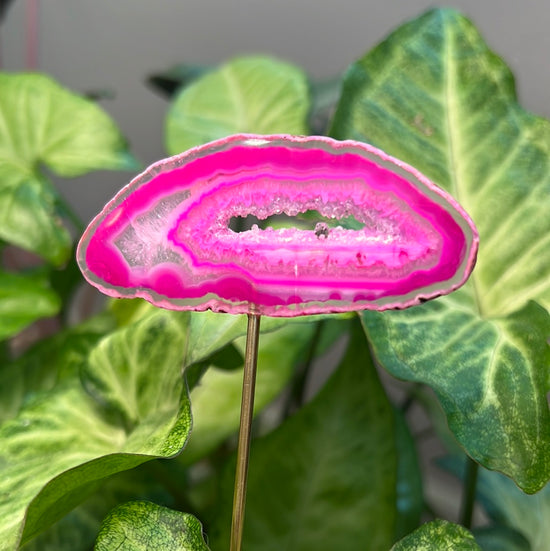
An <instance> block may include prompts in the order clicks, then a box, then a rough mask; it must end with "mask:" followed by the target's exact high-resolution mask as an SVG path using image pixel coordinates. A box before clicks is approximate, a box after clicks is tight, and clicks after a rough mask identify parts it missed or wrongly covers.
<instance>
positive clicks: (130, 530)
mask: <svg viewBox="0 0 550 551" xmlns="http://www.w3.org/2000/svg"><path fill="white" fill-rule="evenodd" d="M94 549H95V550H96V551H112V550H113V549H117V550H119V551H146V550H148V549H162V550H163V551H208V546H207V545H206V543H205V541H204V538H203V535H202V526H201V524H200V522H199V521H198V520H197V519H196V518H195V517H194V516H192V515H189V514H187V513H180V512H179V511H173V510H172V509H168V508H166V507H161V506H160V505H155V504H154V503H150V502H148V501H132V502H130V503H125V504H123V505H119V506H118V507H116V508H115V509H113V510H112V511H111V512H110V513H109V515H108V516H107V518H106V519H105V520H104V521H103V524H102V526H101V530H100V532H99V535H98V537H97V541H96V545H95V547H94Z"/></svg>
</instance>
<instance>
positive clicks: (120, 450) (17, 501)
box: [0, 312, 191, 550]
mask: <svg viewBox="0 0 550 551" xmlns="http://www.w3.org/2000/svg"><path fill="white" fill-rule="evenodd" d="M186 325H187V323H186V320H185V319H179V318H178V319H176V318H175V317H170V316H169V315H168V314H167V313H165V312H160V313H158V315H156V316H153V317H151V318H148V319H146V320H143V322H141V323H138V324H136V325H135V326H131V327H128V328H125V329H123V330H121V331H119V332H117V333H114V334H112V335H111V336H109V337H108V338H106V339H104V340H103V341H102V342H100V344H99V345H98V347H96V348H95V349H94V350H93V352H92V355H91V357H90V360H89V364H88V365H87V366H85V365H83V366H82V369H84V370H85V371H84V380H85V384H86V386H89V387H90V388H91V389H92V391H93V395H94V397H95V399H94V398H92V397H91V396H90V395H89V394H88V393H86V392H85V391H84V389H83V387H82V385H81V382H80V380H79V377H78V374H76V375H75V376H73V377H68V378H66V379H63V381H62V382H61V383H60V384H58V385H57V386H56V387H54V388H53V389H52V390H50V391H48V392H42V393H39V394H37V395H36V397H35V398H34V399H31V400H30V401H29V403H28V404H27V405H26V406H25V407H23V408H22V409H21V410H20V412H19V414H18V416H17V417H16V418H14V419H13V420H10V421H7V422H5V423H4V424H3V425H2V426H1V427H0V464H1V465H2V470H3V474H4V476H2V479H1V480H0V492H1V494H3V495H6V496H10V499H9V500H6V501H2V502H0V516H1V518H2V519H3V521H2V524H1V526H0V542H1V543H0V549H6V550H8V549H13V548H15V547H16V546H17V543H18V542H19V541H20V540H21V539H22V541H23V542H24V541H27V540H29V539H31V538H32V537H33V536H34V535H36V534H37V533H39V532H40V531H42V530H44V529H45V528H46V527H48V526H49V525H50V524H51V523H53V522H54V521H55V520H57V519H58V518H60V517H61V516H62V515H63V514H65V513H66V512H67V511H69V510H70V509H71V508H73V507H74V506H75V505H77V504H78V503H80V502H81V501H82V500H83V499H85V498H86V497H87V495H89V493H90V492H92V491H95V490H96V489H97V488H98V486H99V484H101V482H102V480H104V479H105V478H106V477H108V476H109V475H111V474H113V473H116V472H119V471H122V470H126V469H130V468H133V467H135V466H137V465H139V464H140V463H143V462H144V461H147V460H148V459H151V458H153V457H167V456H171V455H174V454H175V453H177V452H178V451H179V450H180V449H181V448H182V446H183V445H184V443H185V440H186V438H187V436H188V434H189V431H190V426H191V414H190V407H189V400H188V398H187V392H186V390H185V387H184V384H183V380H182V377H181V368H182V361H183V351H184V345H185V342H186V336H187V333H186V331H185V327H186ZM152 336H154V337H155V339H154V341H152V340H151V339H152ZM149 344H150V345H151V346H152V349H150V350H149V349H148V348H147V346H146V345H149ZM160 350H162V352H163V353H162V354H160V352H159V351H160ZM167 350H173V351H174V352H173V353H172V354H167V353H166V351H167ZM111 354H112V357H111V358H110V355H111ZM153 359H154V361H155V363H153V362H152V360H153ZM152 365H154V366H155V369H152V368H151V366H152ZM100 370H106V374H105V375H102V376H100V375H98V374H97V372H98V371H100ZM98 381H101V382H102V383H103V385H102V386H100V385H99V383H98ZM44 457H47V458H48V461H47V462H45V461H44Z"/></svg>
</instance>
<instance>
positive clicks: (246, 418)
mask: <svg viewBox="0 0 550 551" xmlns="http://www.w3.org/2000/svg"><path fill="white" fill-rule="evenodd" d="M259 338H260V315H259V314H248V327H247V331H246V351H245V357H244V373H243V392H242V401H241V421H240V426H239V444H238V448H237V469H236V473H235V491H234V494H233V519H232V523H231V547H230V551H240V549H241V542H242V539H243V526H244V509H245V503H246V483H247V478H248V462H249V456H250V440H251V432H252V418H253V413H254V390H255V388H256V366H257V363H258V341H259Z"/></svg>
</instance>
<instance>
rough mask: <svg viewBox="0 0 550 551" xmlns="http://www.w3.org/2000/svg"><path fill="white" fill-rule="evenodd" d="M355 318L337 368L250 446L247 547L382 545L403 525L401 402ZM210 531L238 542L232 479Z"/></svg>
mask: <svg viewBox="0 0 550 551" xmlns="http://www.w3.org/2000/svg"><path fill="white" fill-rule="evenodd" d="M369 358H370V355H369V351H368V346H367V343H366V341H365V338H364V335H362V334H361V331H360V329H359V328H358V327H357V326H355V327H354V330H353V336H352V340H351V343H350V345H349V348H348V351H347V354H346V356H345V358H344V360H343V361H342V364H341V366H340V367H339V369H338V370H337V372H336V373H335V374H334V375H333V376H332V377H331V378H330V379H329V381H328V382H327V384H326V385H325V387H324V388H323V389H322V390H321V392H320V393H319V394H318V395H317V396H316V397H315V398H314V399H313V401H312V402H310V403H309V404H307V405H306V406H305V407H304V408H302V409H301V410H300V411H299V412H298V413H297V414H296V415H295V416H293V417H291V418H289V419H288V420H287V421H285V423H283V424H282V425H281V426H280V427H279V428H277V429H276V430H275V431H274V432H272V433H271V434H269V435H267V436H266V437H263V438H261V439H258V440H256V441H255V442H254V443H253V446H252V451H251V463H250V471H249V483H248V494H247V512H246V520H245V526H244V541H243V548H245V549H248V550H249V551H254V550H256V549H258V550H259V549H261V550H262V551H269V550H275V549H276V550H279V549H292V550H293V551H301V550H307V551H310V550H311V549H315V550H317V551H322V550H325V549H326V550H327V551H328V550H330V551H334V549H369V551H376V550H377V549H380V550H384V551H386V550H387V549H388V547H389V546H390V544H391V542H392V540H393V536H394V530H395V524H396V514H397V513H396V480H397V458H396V448H395V440H394V430H395V426H394V423H395V420H394V415H393V410H392V407H391V405H390V403H389V402H388V399H387V397H386V395H385V393H384V390H383V388H382V387H381V385H380V382H379V381H378V378H377V374H376V370H375V369H374V366H373V365H372V363H371V361H370V359H369ZM228 473H229V476H228V479H227V480H226V486H225V488H224V489H225V491H224V493H223V496H222V505H221V508H222V511H221V514H219V515H218V516H217V518H216V519H215V521H214V526H212V527H211V529H209V535H210V538H211V540H212V547H213V548H214V549H226V548H227V547H228V546H227V542H228V540H229V537H228V536H229V534H228V533H227V529H228V527H229V525H230V512H231V495H232V478H233V473H234V469H233V467H230V468H229V469H228Z"/></svg>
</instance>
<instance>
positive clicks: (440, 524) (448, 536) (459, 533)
mask: <svg viewBox="0 0 550 551" xmlns="http://www.w3.org/2000/svg"><path fill="white" fill-rule="evenodd" d="M435 549H438V550H441V551H443V550H444V549H448V550H449V551H451V550H456V551H458V550H460V551H481V547H479V545H477V543H476V541H475V539H474V536H472V534H470V532H468V530H466V528H463V527H462V526H459V525H458V524H453V523H452V522H448V521H446V520H434V521H432V522H427V523H426V524H423V525H422V526H421V527H420V528H418V529H416V530H415V531H414V532H413V533H412V534H409V535H408V536H406V537H404V538H403V539H402V540H400V541H398V542H397V543H396V544H395V545H394V546H393V547H392V548H391V551H434V550H435Z"/></svg>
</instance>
